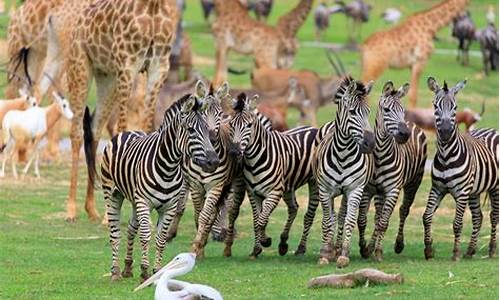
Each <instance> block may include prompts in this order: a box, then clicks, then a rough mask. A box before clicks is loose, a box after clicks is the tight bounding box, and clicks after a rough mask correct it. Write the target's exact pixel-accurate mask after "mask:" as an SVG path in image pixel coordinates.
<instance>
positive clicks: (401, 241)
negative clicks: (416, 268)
mask: <svg viewBox="0 0 500 300" xmlns="http://www.w3.org/2000/svg"><path fill="white" fill-rule="evenodd" d="M421 181H422V179H420V180H419V181H418V182H417V183H412V184H410V185H407V186H405V187H404V197H403V203H402V204H401V206H400V207H399V228H398V236H397V237H396V243H395V244H394V252H396V253H398V254H399V253H401V252H403V249H404V248H405V237H404V228H405V222H406V218H407V217H408V215H409V214H410V208H411V206H412V205H413V201H414V200H415V195H416V194H417V190H418V187H419V186H420V182H421Z"/></svg>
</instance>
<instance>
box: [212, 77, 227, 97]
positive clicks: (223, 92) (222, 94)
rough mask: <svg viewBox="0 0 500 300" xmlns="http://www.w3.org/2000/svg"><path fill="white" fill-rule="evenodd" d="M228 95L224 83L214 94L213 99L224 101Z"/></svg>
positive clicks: (225, 83)
mask: <svg viewBox="0 0 500 300" xmlns="http://www.w3.org/2000/svg"><path fill="white" fill-rule="evenodd" d="M228 94H229V84H228V83H227V81H225V82H224V83H223V84H222V85H221V86H220V87H219V88H218V89H217V91H216V92H215V98H217V99H221V100H222V99H224V98H225V97H226V96H227V95H228Z"/></svg>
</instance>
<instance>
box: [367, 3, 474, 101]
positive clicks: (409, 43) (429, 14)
mask: <svg viewBox="0 0 500 300" xmlns="http://www.w3.org/2000/svg"><path fill="white" fill-rule="evenodd" d="M468 3H469V0H445V1H442V2H441V3H439V4H437V5H435V6H433V7H432V8H430V9H428V10H426V11H422V12H418V13H416V14H413V15H412V16H410V17H408V18H407V19H406V20H405V21H404V22H402V23H401V24H399V25H397V26H395V27H393V28H391V29H389V30H386V31H380V32H376V33H374V34H372V35H371V36H370V37H368V38H367V39H366V40H365V41H364V43H363V44H362V46H361V61H362V80H363V81H364V82H368V81H370V80H375V79H377V78H379V77H380V76H381V75H382V73H383V72H384V71H385V70H386V69H387V68H396V69H402V68H410V69H411V82H410V84H411V88H410V92H409V99H410V108H414V107H416V104H417V89H418V80H419V78H420V74H421V72H422V70H423V68H424V66H425V63H426V62H427V60H428V59H429V57H430V55H431V54H432V51H433V49H434V42H433V39H434V36H435V35H436V32H437V31H438V30H439V29H441V28H442V27H444V26H446V25H447V24H449V23H450V22H451V21H452V20H453V18H454V17H455V16H457V15H458V14H459V13H460V12H462V11H463V10H464V9H465V7H466V6H467V4H468Z"/></svg>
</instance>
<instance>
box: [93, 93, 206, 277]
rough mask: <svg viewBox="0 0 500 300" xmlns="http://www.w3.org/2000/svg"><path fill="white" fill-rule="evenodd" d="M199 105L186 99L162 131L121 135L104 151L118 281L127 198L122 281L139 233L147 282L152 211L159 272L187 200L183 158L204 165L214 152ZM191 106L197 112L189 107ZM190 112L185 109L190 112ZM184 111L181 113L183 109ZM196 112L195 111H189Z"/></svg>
mask: <svg viewBox="0 0 500 300" xmlns="http://www.w3.org/2000/svg"><path fill="white" fill-rule="evenodd" d="M196 101H199V100H196V99H194V98H191V97H189V98H188V97H187V96H186V97H184V98H182V99H181V100H178V101H177V102H176V103H175V104H173V105H172V107H170V108H169V109H168V110H167V111H166V112H165V119H164V122H163V124H162V126H161V127H160V128H159V129H158V130H157V131H155V132H153V133H151V134H149V135H146V134H144V133H140V132H123V133H120V134H118V135H117V136H115V137H114V138H113V139H112V140H111V141H110V142H109V144H108V146H107V147H106V148H105V150H104V156H103V161H102V165H101V172H102V188H103V191H104V197H105V201H106V211H107V214H108V221H109V229H110V240H111V247H112V255H113V261H112V278H113V279H118V278H119V277H120V276H121V274H120V268H119V263H118V251H119V243H120V215H121V213H120V210H121V206H122V203H123V200H124V199H125V198H126V199H128V200H129V201H130V202H131V204H132V215H131V217H130V220H129V225H128V243H127V255H126V258H125V270H124V272H123V276H126V277H128V276H131V275H132V273H131V267H132V250H133V242H134V238H135V235H136V234H137V231H138V230H139V238H140V242H141V247H142V261H141V269H142V274H141V275H142V277H143V278H147V277H148V268H149V259H148V252H149V240H150V238H151V228H150V211H151V210H152V209H156V210H157V211H158V213H159V220H158V233H157V236H156V260H155V265H154V267H155V269H156V270H157V269H159V268H160V267H161V259H162V255H163V249H164V247H165V243H166V233H167V228H168V226H169V224H170V222H171V220H172V218H173V216H174V213H175V208H176V204H177V202H178V201H179V199H182V198H183V197H185V196H186V195H185V187H184V180H183V175H182V169H181V161H182V158H183V157H186V156H187V157H189V158H190V160H196V161H197V162H201V161H202V160H204V159H205V157H206V156H207V153H209V152H210V150H211V149H212V151H213V148H212V146H211V144H210V142H208V131H207V130H206V123H204V121H203V119H202V117H201V114H200V112H199V111H197V110H196V108H194V106H198V104H193V103H195V102H196ZM191 105H193V107H190V106H191ZM186 106H187V107H186ZM181 108H182V109H181ZM191 109H192V110H191Z"/></svg>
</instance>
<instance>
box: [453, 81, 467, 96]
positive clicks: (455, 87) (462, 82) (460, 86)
mask: <svg viewBox="0 0 500 300" xmlns="http://www.w3.org/2000/svg"><path fill="white" fill-rule="evenodd" d="M466 83H467V79H464V80H462V81H460V82H459V83H457V85H455V86H454V87H453V93H454V94H455V95H456V94H457V93H458V92H459V91H460V90H461V89H463V88H464V87H465V84H466Z"/></svg>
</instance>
